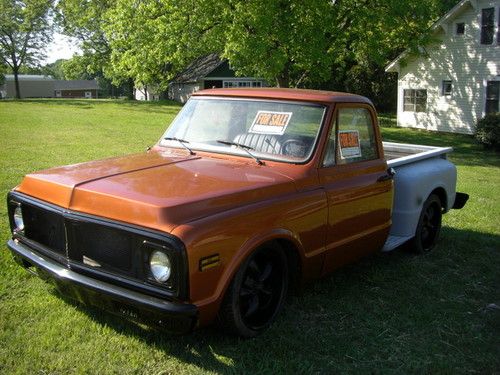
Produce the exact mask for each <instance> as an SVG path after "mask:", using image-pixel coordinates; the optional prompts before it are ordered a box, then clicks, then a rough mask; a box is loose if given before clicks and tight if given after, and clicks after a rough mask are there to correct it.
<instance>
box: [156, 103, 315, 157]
mask: <svg viewBox="0 0 500 375" xmlns="http://www.w3.org/2000/svg"><path fill="white" fill-rule="evenodd" d="M324 113H325V107H324V106H321V105H314V104H309V103H295V102H283V101H270V100H250V99H222V98H212V97H196V98H191V99H190V100H189V101H188V102H187V103H186V105H185V106H184V107H183V108H182V110H181V111H180V112H179V114H178V115H177V117H176V118H175V120H174V121H173V122H172V124H171V125H170V127H169V128H168V130H167V131H166V132H165V134H164V135H163V137H162V140H161V141H160V145H162V146H169V147H183V146H182V144H181V143H180V142H179V141H182V142H183V143H184V146H186V145H187V146H188V147H189V149H192V150H202V151H211V152H217V153H226V154H228V153H229V154H235V155H242V156H247V157H253V158H254V159H255V158H256V160H260V159H267V160H278V161H285V162H293V163H298V162H304V161H306V160H307V159H309V157H310V155H311V153H312V151H313V148H314V145H315V143H316V140H317V138H318V134H319V130H320V127H321V123H322V121H323V116H324Z"/></svg>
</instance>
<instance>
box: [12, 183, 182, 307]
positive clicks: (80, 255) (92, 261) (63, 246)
mask: <svg viewBox="0 0 500 375" xmlns="http://www.w3.org/2000/svg"><path fill="white" fill-rule="evenodd" d="M7 202H8V209H9V221H10V225H11V230H12V235H13V238H14V239H18V240H20V241H21V242H23V241H26V242H25V244H27V245H29V246H31V248H32V249H34V250H35V251H39V252H41V253H42V254H43V255H44V256H48V257H49V258H51V259H53V260H55V261H57V262H59V263H61V264H64V265H66V266H68V267H71V268H72V269H73V270H74V271H76V272H80V273H83V274H86V275H89V276H91V277H95V278H98V279H101V280H104V281H108V282H113V283H116V284H117V285H124V286H126V287H129V288H132V289H133V290H137V291H142V292H144V291H145V292H147V293H150V294H151V295H155V296H163V297H165V296H168V297H171V296H175V297H179V298H185V297H186V295H187V294H186V293H187V290H188V284H187V277H186V276H185V275H187V261H186V253H185V248H184V246H183V244H182V243H181V242H180V241H179V240H178V239H176V238H175V237H173V236H170V235H166V234H164V233H161V232H156V231H151V230H145V229H143V228H140V227H136V226H132V225H127V224H124V223H120V222H116V221H111V220H107V219H104V218H100V217H94V216H90V215H85V214H80V213H74V212H70V211H65V210H63V209H61V208H60V207H58V206H54V205H51V204H47V203H45V202H41V201H38V200H35V199H32V198H28V197H25V196H24V195H21V194H17V193H12V192H11V193H9V195H8V196H7ZM19 205H20V206H21V209H22V215H23V220H24V230H23V231H17V230H16V225H15V220H14V212H15V209H16V207H18V206H19ZM28 240H30V241H31V243H30V242H29V241H28ZM155 249H160V250H161V251H166V252H167V253H169V255H170V256H171V258H170V260H171V262H172V263H173V264H172V266H173V267H172V268H173V271H174V272H173V274H172V276H171V279H170V280H169V282H168V283H164V284H159V283H157V282H156V281H155V280H154V279H153V278H152V276H151V274H150V270H149V263H148V259H149V256H150V253H151V251H153V250H155ZM181 280H182V281H181Z"/></svg>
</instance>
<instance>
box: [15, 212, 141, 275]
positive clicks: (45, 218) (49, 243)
mask: <svg viewBox="0 0 500 375" xmlns="http://www.w3.org/2000/svg"><path fill="white" fill-rule="evenodd" d="M22 210H23V219H24V222H25V229H24V236H25V237H26V238H28V239H29V240H32V241H34V242H37V243H39V244H41V245H43V246H45V247H46V248H48V249H50V251H52V252H54V253H56V254H59V255H62V256H64V257H67V259H68V260H71V261H75V262H78V263H81V264H84V265H87V266H91V267H94V268H99V269H101V270H108V271H114V272H118V273H122V274H125V275H129V274H130V273H131V271H132V257H133V249H134V245H137V243H136V242H137V238H136V237H133V236H132V234H131V233H129V232H126V231H124V230H119V229H117V228H112V227H106V226H103V225H101V224H95V223H92V222H82V221H79V220H73V219H71V218H68V217H66V218H65V217H64V216H63V214H62V213H58V212H53V211H49V210H45V209H43V208H40V207H37V206H34V205H30V204H23V205H22ZM66 243H67V245H66ZM138 247H139V246H135V248H138Z"/></svg>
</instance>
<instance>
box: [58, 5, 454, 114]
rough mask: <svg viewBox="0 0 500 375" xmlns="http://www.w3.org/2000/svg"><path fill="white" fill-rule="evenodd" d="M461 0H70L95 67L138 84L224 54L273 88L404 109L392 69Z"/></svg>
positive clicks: (88, 65) (67, 26)
mask: <svg viewBox="0 0 500 375" xmlns="http://www.w3.org/2000/svg"><path fill="white" fill-rule="evenodd" d="M455 3H456V0H446V1H441V0H422V1H418V2H415V1H411V0H370V1H369V0H337V1H330V0H312V1H307V2H304V1H299V0H290V1H285V2H284V1H281V0H250V1H241V0H222V1H219V0H199V1H184V2H179V1H174V0H144V1H136V0H117V1H110V0H89V1H85V2H81V1H79V0H61V1H60V2H59V5H58V10H59V19H60V21H61V23H62V25H63V28H64V30H65V31H66V33H68V34H69V35H71V36H73V37H77V38H79V39H80V40H81V42H82V49H83V51H84V53H83V56H84V58H85V64H84V66H85V69H86V71H87V72H89V73H95V72H97V71H98V70H99V71H101V72H102V75H103V76H104V77H107V78H109V79H112V80H113V82H114V83H115V84H116V83H119V82H123V81H124V80H126V79H131V80H133V81H135V83H136V85H137V86H144V85H150V84H155V86H158V87H159V88H166V86H167V85H168V83H169V81H170V80H171V79H172V78H173V77H174V76H175V75H176V74H177V73H178V72H179V71H180V70H182V69H183V68H184V67H185V66H187V65H188V64H189V63H190V62H192V61H193V60H194V59H195V58H198V57H200V56H201V55H204V54H207V53H212V52H215V53H218V54H220V55H221V56H222V57H225V58H227V59H228V60H229V62H230V65H231V67H232V68H233V69H234V70H235V71H236V73H237V74H238V75H241V76H255V77H261V78H264V79H266V80H267V81H268V82H269V83H270V84H271V85H279V86H294V87H310V88H329V89H335V90H342V91H351V92H356V93H360V94H364V95H367V96H369V97H371V98H374V100H375V102H376V104H377V105H378V106H380V107H381V108H383V109H387V108H389V107H390V104H391V103H394V102H395V101H394V100H393V99H394V94H393V92H395V78H391V79H387V76H386V74H385V72H384V66H385V65H386V64H387V63H388V62H389V61H391V60H392V59H393V58H395V57H396V56H397V55H398V54H399V53H400V52H402V51H403V50H404V49H406V48H409V49H410V51H413V52H414V53H420V52H419V51H420V49H419V48H418V47H419V46H421V45H425V44H426V43H428V42H429V41H431V36H430V35H429V34H428V32H427V31H428V29H429V26H430V25H431V24H432V23H433V22H434V21H436V20H437V19H438V18H439V17H440V16H442V15H443V13H444V12H445V11H447V10H448V9H449V8H450V7H452V6H453V5H454V4H455Z"/></svg>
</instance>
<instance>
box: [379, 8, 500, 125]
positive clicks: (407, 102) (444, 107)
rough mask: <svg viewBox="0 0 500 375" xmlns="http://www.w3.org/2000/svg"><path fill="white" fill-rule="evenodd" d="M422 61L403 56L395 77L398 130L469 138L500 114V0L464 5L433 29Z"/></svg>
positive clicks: (393, 69) (394, 64)
mask: <svg viewBox="0 0 500 375" xmlns="http://www.w3.org/2000/svg"><path fill="white" fill-rule="evenodd" d="M432 33H433V37H434V39H435V40H437V41H438V42H436V43H433V44H432V45H428V46H423V47H422V49H423V52H424V54H423V55H422V56H411V55H410V54H409V53H408V52H403V53H402V54H401V55H400V56H399V57H397V58H396V59H395V60H394V61H392V62H391V63H390V64H389V65H388V66H387V67H386V71H387V72H397V73H398V74H399V78H398V126H402V127H411V128H420V129H427V130H437V131H445V132H457V133H466V134H471V133H473V132H474V127H475V124H476V122H477V120H478V119H480V118H482V117H484V115H485V114H486V113H489V112H498V111H499V98H500V0H462V1H460V2H459V3H458V4H457V5H456V6H455V7H454V8H453V9H451V10H450V11H449V12H448V13H447V14H446V15H445V16H444V17H442V18H441V19H440V20H439V21H438V22H436V23H435V24H434V25H433V27H432Z"/></svg>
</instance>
